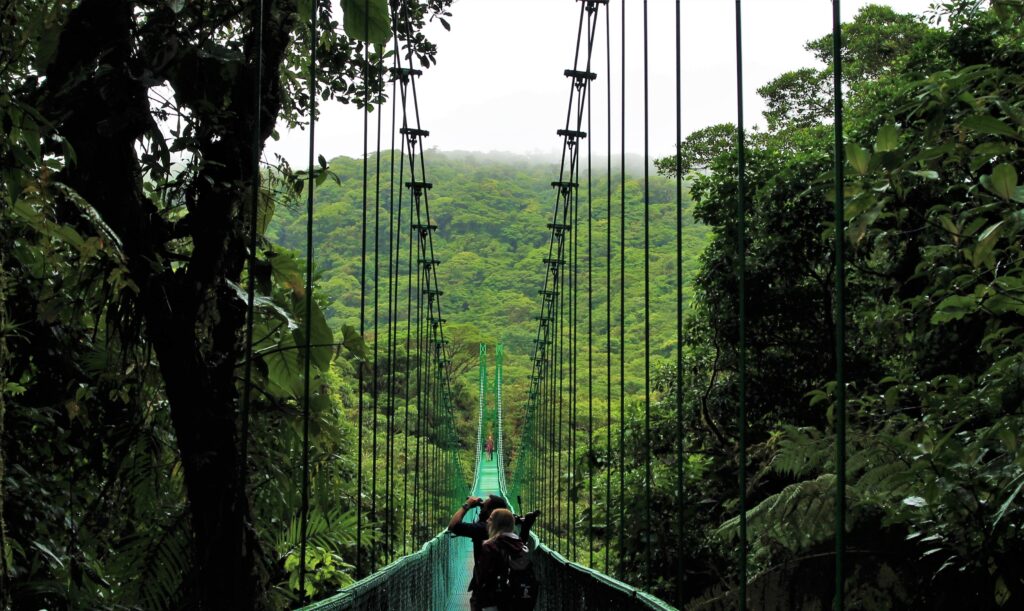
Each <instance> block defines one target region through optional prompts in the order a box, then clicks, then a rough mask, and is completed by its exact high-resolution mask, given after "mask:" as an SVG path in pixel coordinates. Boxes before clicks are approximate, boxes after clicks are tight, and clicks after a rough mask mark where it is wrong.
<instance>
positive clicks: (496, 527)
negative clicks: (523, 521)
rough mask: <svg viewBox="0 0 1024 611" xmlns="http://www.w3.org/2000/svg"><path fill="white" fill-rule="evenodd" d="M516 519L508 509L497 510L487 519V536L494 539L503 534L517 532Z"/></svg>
mask: <svg viewBox="0 0 1024 611" xmlns="http://www.w3.org/2000/svg"><path fill="white" fill-rule="evenodd" d="M515 529H516V517H515V515H513V514H512V512H511V511H509V510H508V509H503V508H499V509H495V510H494V511H492V512H491V515H490V517H488V518H487V534H488V535H490V537H491V538H492V539H493V538H495V537H497V536H498V535H500V534H502V533H510V532H515Z"/></svg>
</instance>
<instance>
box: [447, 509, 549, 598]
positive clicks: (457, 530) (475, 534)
mask: <svg viewBox="0 0 1024 611" xmlns="http://www.w3.org/2000/svg"><path fill="white" fill-rule="evenodd" d="M536 519H537V516H536V515H533V514H530V515H527V517H526V518H525V519H524V520H523V523H522V525H520V527H519V538H520V539H522V540H523V541H525V542H526V543H529V542H530V529H531V528H532V527H533V523H534V521H536ZM448 531H449V532H451V533H452V534H453V535H456V536H459V537H469V539H471V540H472V541H473V567H474V568H473V579H471V580H470V581H469V589H470V590H473V589H475V587H476V585H475V584H476V565H478V564H479V563H480V554H481V545H482V544H483V542H484V541H486V540H487V538H488V534H487V522H486V521H482V520H479V519H478V520H477V521H476V522H459V523H458V524H456V525H455V526H454V527H452V528H449V529H448Z"/></svg>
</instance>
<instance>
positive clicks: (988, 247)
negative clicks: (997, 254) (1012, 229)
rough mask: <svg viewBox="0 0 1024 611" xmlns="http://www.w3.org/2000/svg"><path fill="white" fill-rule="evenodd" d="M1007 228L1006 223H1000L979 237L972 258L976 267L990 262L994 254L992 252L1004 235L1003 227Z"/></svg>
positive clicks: (987, 229)
mask: <svg viewBox="0 0 1024 611" xmlns="http://www.w3.org/2000/svg"><path fill="white" fill-rule="evenodd" d="M1004 226H1005V222H1004V221H999V222H998V223H996V224H995V225H992V226H990V227H988V228H986V229H985V231H983V232H982V233H981V235H979V236H978V245H977V246H975V247H974V252H973V254H972V256H971V262H972V263H973V264H974V267H979V266H981V264H982V263H984V262H986V261H987V260H988V257H989V255H991V254H992V250H993V249H994V248H995V247H996V242H998V241H999V237H1000V236H1001V235H1003V227H1004Z"/></svg>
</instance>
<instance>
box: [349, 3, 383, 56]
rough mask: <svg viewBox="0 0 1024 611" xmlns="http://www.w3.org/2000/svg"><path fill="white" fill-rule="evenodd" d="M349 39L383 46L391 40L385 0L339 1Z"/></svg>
mask: <svg viewBox="0 0 1024 611" xmlns="http://www.w3.org/2000/svg"><path fill="white" fill-rule="evenodd" d="M341 10H342V11H344V13H345V33H346V34H348V36H349V38H353V39H355V40H362V41H363V42H370V43H373V44H377V45H383V44H385V43H386V42H387V41H389V40H391V16H390V15H389V13H388V3H387V0H341Z"/></svg>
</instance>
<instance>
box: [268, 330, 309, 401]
mask: <svg viewBox="0 0 1024 611" xmlns="http://www.w3.org/2000/svg"><path fill="white" fill-rule="evenodd" d="M263 361H264V362H265V363H266V364H267V380H268V381H269V382H270V388H269V390H270V392H271V393H272V394H274V395H277V396H279V397H285V398H292V399H295V398H298V397H299V396H301V395H302V363H301V361H300V360H299V351H298V350H297V349H296V347H295V346H293V345H291V344H290V342H289V343H288V344H281V345H280V346H278V349H277V350H275V351H273V352H270V353H268V354H266V355H264V357H263Z"/></svg>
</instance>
